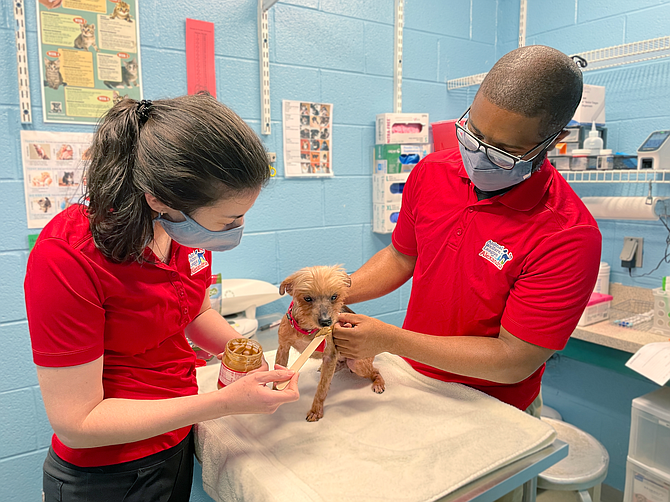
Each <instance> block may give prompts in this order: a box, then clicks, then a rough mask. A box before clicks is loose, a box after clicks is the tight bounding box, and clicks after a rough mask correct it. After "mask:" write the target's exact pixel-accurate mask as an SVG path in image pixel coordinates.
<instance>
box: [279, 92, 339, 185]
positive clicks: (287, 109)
mask: <svg viewBox="0 0 670 502" xmlns="http://www.w3.org/2000/svg"><path fill="white" fill-rule="evenodd" d="M282 121H283V125H284V176H286V177H292V176H304V177H309V178H322V177H330V176H333V128H332V124H333V105H332V104H328V103H311V102H305V101H288V100H284V101H283V103H282Z"/></svg>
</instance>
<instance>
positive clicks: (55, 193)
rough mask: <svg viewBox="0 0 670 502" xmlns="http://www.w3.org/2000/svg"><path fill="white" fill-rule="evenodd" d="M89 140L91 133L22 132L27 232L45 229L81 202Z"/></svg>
mask: <svg viewBox="0 0 670 502" xmlns="http://www.w3.org/2000/svg"><path fill="white" fill-rule="evenodd" d="M92 140H93V133H70V132H44V131H21V156H22V157H23V186H24V191H25V196H26V214H27V216H28V228H44V225H46V224H47V223H49V221H50V220H51V218H53V217H54V216H55V215H56V214H58V213H60V212H61V211H63V210H64V209H66V208H67V207H69V206H70V205H72V204H74V203H77V202H78V201H79V200H80V199H81V196H82V195H83V194H84V185H85V181H84V170H85V168H86V167H87V166H88V160H89V158H88V155H87V154H88V148H89V147H90V145H91V141H92Z"/></svg>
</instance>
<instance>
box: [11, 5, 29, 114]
mask: <svg viewBox="0 0 670 502" xmlns="http://www.w3.org/2000/svg"><path fill="white" fill-rule="evenodd" d="M23 4H24V0H14V20H15V21H16V27H15V30H14V31H15V34H16V73H17V76H18V78H19V109H20V110H21V123H22V124H31V123H32V122H33V118H32V110H31V108H30V78H29V76H28V51H27V50H26V19H25V12H24V9H23Z"/></svg>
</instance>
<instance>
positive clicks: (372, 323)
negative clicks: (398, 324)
mask: <svg viewBox="0 0 670 502" xmlns="http://www.w3.org/2000/svg"><path fill="white" fill-rule="evenodd" d="M392 328H394V326H390V325H388V324H386V323H384V322H382V321H380V320H378V319H374V318H372V317H368V316H364V315H360V314H348V313H342V314H340V317H339V320H338V322H337V324H335V327H334V328H333V341H334V342H335V346H336V347H337V350H338V351H339V352H340V354H342V355H343V356H345V357H349V358H351V359H365V358H366V357H374V356H376V355H377V354H380V353H381V352H387V351H388V348H387V346H388V342H389V340H388V334H389V332H390V330H391V329H392Z"/></svg>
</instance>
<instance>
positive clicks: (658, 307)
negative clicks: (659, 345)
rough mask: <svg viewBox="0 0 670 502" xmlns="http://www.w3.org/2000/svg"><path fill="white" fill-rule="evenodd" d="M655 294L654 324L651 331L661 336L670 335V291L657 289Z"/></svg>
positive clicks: (654, 291)
mask: <svg viewBox="0 0 670 502" xmlns="http://www.w3.org/2000/svg"><path fill="white" fill-rule="evenodd" d="M653 293H654V323H653V324H652V327H651V330H650V331H651V332H653V333H658V334H661V335H670V294H669V293H670V291H663V290H662V289H661V288H656V289H654V290H653Z"/></svg>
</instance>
